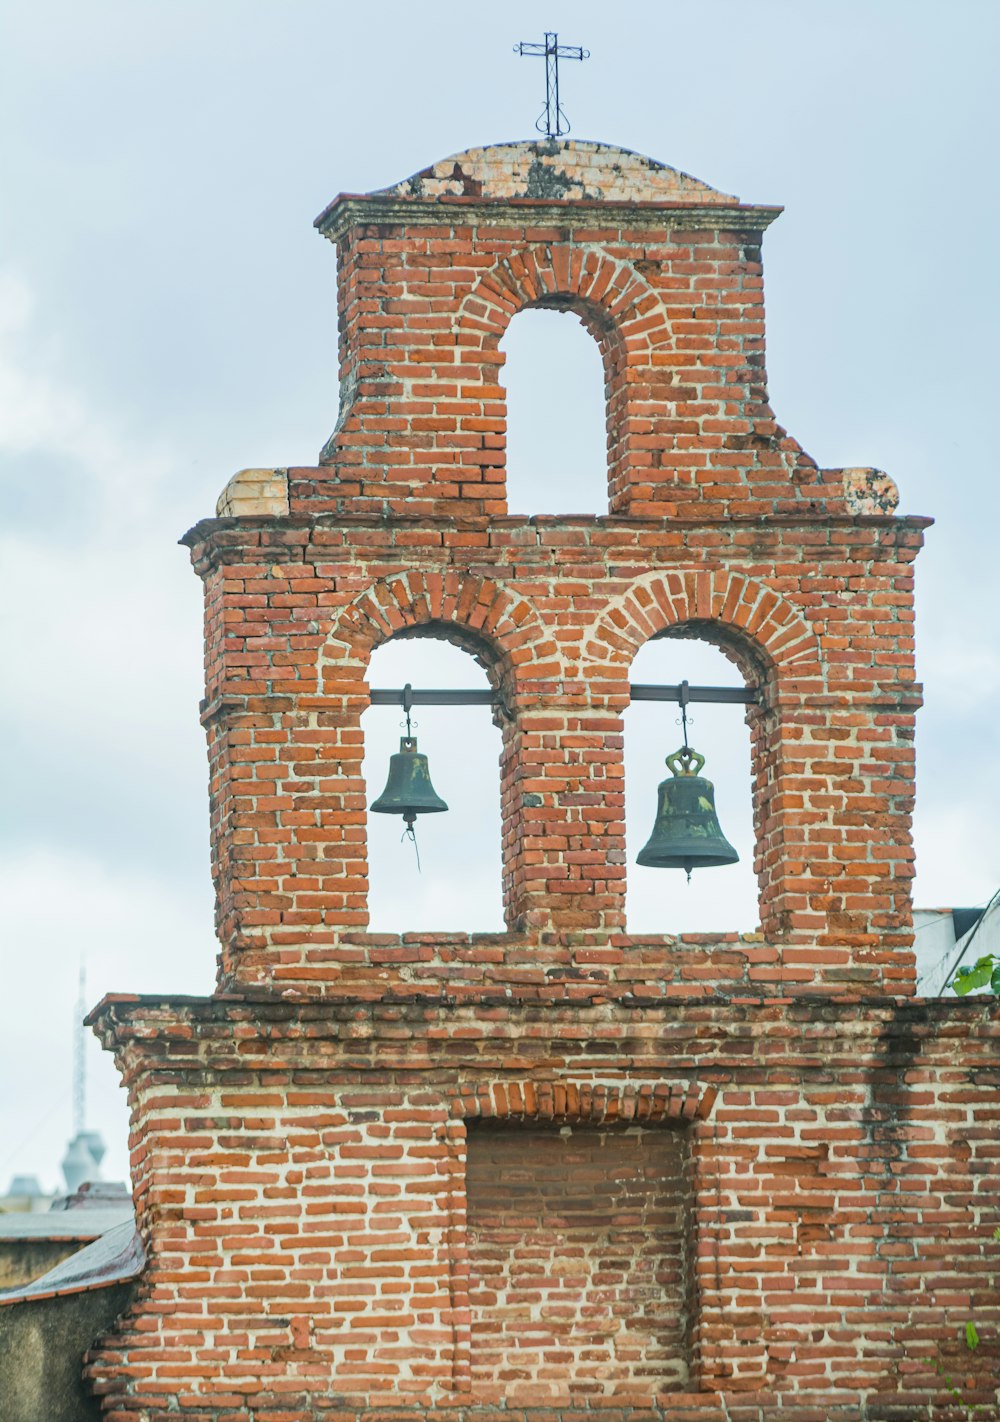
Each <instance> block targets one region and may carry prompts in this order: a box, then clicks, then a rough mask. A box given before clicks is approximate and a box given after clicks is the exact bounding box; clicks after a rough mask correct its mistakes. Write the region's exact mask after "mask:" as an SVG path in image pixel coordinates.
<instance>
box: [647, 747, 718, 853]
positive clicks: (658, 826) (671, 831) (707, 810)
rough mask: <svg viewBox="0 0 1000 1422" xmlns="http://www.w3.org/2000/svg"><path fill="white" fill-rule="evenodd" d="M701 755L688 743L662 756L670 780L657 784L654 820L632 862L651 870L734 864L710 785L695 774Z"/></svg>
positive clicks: (697, 771) (698, 769)
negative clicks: (656, 804) (657, 799)
mask: <svg viewBox="0 0 1000 1422" xmlns="http://www.w3.org/2000/svg"><path fill="white" fill-rule="evenodd" d="M704 764H705V757H704V756H703V755H700V754H699V753H698V751H696V750H692V749H691V747H690V746H682V747H681V749H680V750H676V751H674V753H673V755H668V756H667V765H668V767H669V769H670V771H671V772H672V778H671V779H669V780H661V781H660V784H659V786H658V794H659V804H658V806H657V811H656V823H655V824H654V825H653V833H652V834H651V835H650V836H649V842H648V843H647V844H646V845H645V846H644V847H643V849H642V850H641V851H640V853H639V855H638V858H637V860H636V863H638V864H645V865H647V866H649V867H651V868H654V869H683V870H685V872H686V873H687V876H688V879H690V878H691V870H692V869H708V868H710V867H712V866H713V865H717V864H735V863H736V862H737V861H738V859H739V857H740V856H739V855H738V854H737V853H736V850H735V849H734V848H733V846H732V845H731V844H730V843H729V841H728V840H727V839H726V837H725V835H724V834H723V833H722V830H721V829H720V828H719V820H718V816H717V815H716V813H715V787H714V785H713V784H712V782H711V780H705V779H704V778H703V777H702V776H701V775H700V774H699V772H700V770H701V768H702V766H703V765H704Z"/></svg>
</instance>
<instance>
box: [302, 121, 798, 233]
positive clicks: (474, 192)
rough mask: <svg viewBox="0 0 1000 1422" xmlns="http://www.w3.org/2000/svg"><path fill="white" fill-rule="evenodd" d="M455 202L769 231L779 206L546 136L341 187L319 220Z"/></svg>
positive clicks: (332, 223) (399, 219) (552, 215)
mask: <svg viewBox="0 0 1000 1422" xmlns="http://www.w3.org/2000/svg"><path fill="white" fill-rule="evenodd" d="M449 207H450V208H454V209H455V211H454V212H452V213H451V214H450V217H449V219H448V220H451V221H460V222H467V223H476V222H489V221H496V220H497V218H498V215H499V214H498V211H497V209H498V208H501V207H513V208H518V207H528V208H530V209H531V212H532V217H533V220H534V221H537V222H541V223H546V222H561V223H565V222H566V221H567V220H568V218H569V217H571V216H572V215H574V213H575V214H576V215H577V216H578V217H579V220H581V221H587V222H591V223H592V222H594V221H595V220H596V214H597V213H600V214H601V215H602V216H604V217H607V218H609V219H610V218H611V217H612V216H614V217H615V218H616V220H618V221H619V222H621V221H626V222H628V223H629V224H630V225H634V224H636V223H640V224H641V223H642V222H644V221H645V222H649V221H653V220H659V221H661V222H662V218H663V214H664V213H665V212H669V211H670V210H675V211H677V212H678V213H679V214H683V221H684V226H685V227H709V226H715V227H718V226H719V219H720V216H722V215H726V216H727V218H728V217H729V215H732V225H733V226H734V227H739V228H740V229H743V228H747V229H751V230H763V229H764V228H765V227H766V226H767V225H768V224H769V223H770V222H772V221H773V220H774V218H775V217H776V216H777V215H778V213H779V212H780V211H781V209H780V208H778V207H759V206H749V205H744V204H742V203H741V202H740V200H739V198H737V197H733V196H732V194H730V193H723V192H720V191H719V189H718V188H713V187H711V186H710V185H709V184H708V183H703V182H701V180H700V179H698V178H693V177H691V175H690V174H689V173H682V172H681V171H680V169H678V168H671V167H670V166H669V165H668V164H666V163H659V162H657V161H656V160H655V159H653V158H646V157H644V156H643V155H642V154H641V153H633V152H632V151H631V150H630V149H628V148H619V147H617V146H616V145H615V144H611V143H587V142H580V141H577V140H575V139H565V140H556V139H549V140H545V139H542V140H539V141H538V142H532V141H530V140H527V141H524V142H520V143H497V144H492V145H490V146H488V147H482V148H468V149H466V150H465V152H464V153H455V154H452V155H451V156H450V157H448V158H443V159H441V161H440V162H438V163H434V164H432V165H431V166H430V167H429V168H423V169H421V171H420V172H419V173H413V174H412V175H411V176H410V177H408V178H404V179H403V180H402V181H401V182H398V183H393V184H392V185H391V186H389V187H386V188H377V189H375V190H374V191H373V192H369V193H341V194H340V195H339V196H338V197H336V198H334V200H333V202H331V203H330V204H329V206H328V207H326V208H325V209H324V210H323V212H321V213H320V215H319V217H317V219H316V222H315V224H314V225H315V226H316V227H318V228H319V230H320V232H321V233H322V234H323V236H324V237H328V238H329V239H330V240H331V241H334V242H335V241H337V240H338V238H339V237H340V236H342V235H343V233H344V232H345V231H346V230H347V229H348V228H349V227H350V226H352V225H353V223H355V222H384V223H388V224H397V223H414V222H418V223H419V222H424V223H428V222H430V223H433V222H440V221H441V220H442V209H444V208H449ZM459 212H460V213H461V216H460V217H459V215H458V214H459Z"/></svg>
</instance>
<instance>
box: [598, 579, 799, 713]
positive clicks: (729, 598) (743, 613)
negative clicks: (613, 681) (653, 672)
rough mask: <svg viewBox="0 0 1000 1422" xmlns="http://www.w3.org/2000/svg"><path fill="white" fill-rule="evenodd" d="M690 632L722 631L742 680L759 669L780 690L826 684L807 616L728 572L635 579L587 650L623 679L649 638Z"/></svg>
mask: <svg viewBox="0 0 1000 1422" xmlns="http://www.w3.org/2000/svg"><path fill="white" fill-rule="evenodd" d="M685 624H691V625H693V626H696V627H697V626H700V627H702V628H704V629H706V630H709V629H711V628H712V627H713V626H714V627H716V628H718V629H719V630H720V632H721V633H722V637H721V639H720V640H722V641H723V642H724V643H726V644H728V645H727V650H730V651H732V652H733V653H734V656H735V659H736V660H737V662H738V663H739V664H740V667H741V670H742V671H743V672H744V675H752V668H753V666H754V664H755V663H757V664H758V670H762V671H764V672H771V673H772V674H773V675H774V676H775V677H776V678H777V680H778V681H779V682H787V680H788V679H794V680H795V681H796V682H797V683H798V682H801V681H802V680H809V681H812V682H818V683H819V684H822V679H823V665H822V657H821V652H820V644H819V638H818V637H817V635H816V633H815V632H814V631H813V629H812V627H811V626H810V625H809V622H808V621H807V619H806V617H805V616H804V615H803V613H802V611H801V610H800V609H799V608H797V607H796V606H795V605H794V604H793V603H791V602H789V601H788V599H787V598H784V597H782V595H781V594H780V593H778V592H775V591H774V589H773V588H769V587H767V586H766V585H765V584H763V583H760V582H757V581H756V580H755V579H754V578H750V577H747V576H746V575H745V574H743V573H740V572H734V571H732V570H731V569H726V568H714V569H708V568H693V569H678V570H677V571H676V572H670V573H652V574H648V575H646V576H645V577H642V578H640V579H638V580H637V581H636V582H635V583H633V585H632V586H631V587H630V588H629V589H628V591H627V592H626V593H624V595H623V596H621V597H619V598H618V599H616V601H615V602H614V603H613V604H612V605H611V606H610V607H608V608H606V609H605V610H604V611H603V612H602V613H601V614H600V616H599V617H598V618H597V620H596V621H595V622H594V624H593V625H592V627H591V629H590V632H589V634H588V635H587V636H586V637H585V638H584V646H585V648H586V651H587V655H588V656H589V657H590V658H591V659H592V661H594V662H596V663H600V664H604V665H605V666H607V667H608V669H609V671H610V670H613V671H614V673H616V674H624V673H625V672H626V671H627V668H628V667H629V666H630V665H631V663H632V660H633V658H634V657H635V654H636V652H637V651H638V650H639V648H640V647H641V646H643V645H644V644H645V643H646V642H648V641H649V640H650V638H652V637H656V636H659V635H660V634H661V633H664V632H669V631H670V630H671V629H672V628H680V627H682V626H684V625H685ZM760 663H763V666H762V667H761V666H759V664H760ZM625 694H626V695H627V693H625Z"/></svg>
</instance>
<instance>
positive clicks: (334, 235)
mask: <svg viewBox="0 0 1000 1422" xmlns="http://www.w3.org/2000/svg"><path fill="white" fill-rule="evenodd" d="M783 211H784V208H783V207H777V206H759V205H757V204H750V203H740V202H713V203H708V202H706V203H692V202H604V201H596V200H595V201H588V200H586V199H582V198H562V199H552V198H544V199H539V198H504V199H497V198H490V199H488V200H485V201H484V200H483V199H482V198H472V197H457V196H456V197H436V198H423V199H421V198H401V197H395V196H388V197H387V196H379V195H376V194H365V193H341V194H340V195H339V196H338V197H336V198H334V200H333V202H332V203H330V205H329V207H327V208H324V210H323V211H322V212H321V213H320V215H319V217H317V218H316V220H315V222H314V223H313V226H314V227H315V228H316V229H317V230H318V231H319V232H320V233H321V234H322V236H324V237H326V238H328V239H329V241H331V242H337V241H339V240H340V238H341V237H343V236H344V234H345V233H346V232H348V231H349V230H350V229H351V228H352V227H358V226H377V227H382V226H384V227H400V226H435V227H440V226H460V227H468V226H473V227H475V226H485V227H492V226H503V225H510V224H511V223H512V222H515V223H518V222H524V221H525V220H528V221H530V222H531V225H532V226H555V227H566V226H574V227H576V226H585V227H614V226H627V227H630V228H635V227H662V226H663V225H664V220H665V219H667V220H668V221H669V225H670V226H671V227H683V228H695V229H698V230H704V229H705V228H721V229H723V230H739V231H750V232H763V231H765V229H766V228H768V227H770V225H771V223H772V222H773V221H774V219H775V218H776V217H778V216H780V214H781V213H782V212H783Z"/></svg>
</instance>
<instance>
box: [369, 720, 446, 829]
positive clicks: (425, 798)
mask: <svg viewBox="0 0 1000 1422" xmlns="http://www.w3.org/2000/svg"><path fill="white" fill-rule="evenodd" d="M447 808H448V806H447V805H446V804H445V802H444V801H443V800H442V799H441V797H440V795H438V794H436V793H435V790H434V786H433V785H432V784H431V777H430V771H429V770H428V769H427V757H426V756H425V755H422V754H421V753H420V751H418V750H417V738H416V736H401V737H400V741H399V750H398V751H397V752H396V754H395V755H392V756H390V757H389V778H388V779H387V780H386V782H385V789H384V790H383V791H382V793H381V795H380V796H379V797H378V799H377V800H375V801H374V802H373V804H372V809H373V810H374V811H375V813H376V814H379V815H402V817H403V819H404V821H405V823H406V824H407V825H410V826H412V824H413V821H414V820H415V819H416V818H417V816H418V815H437V814H440V813H441V811H442V810H447Z"/></svg>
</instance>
